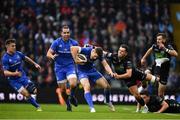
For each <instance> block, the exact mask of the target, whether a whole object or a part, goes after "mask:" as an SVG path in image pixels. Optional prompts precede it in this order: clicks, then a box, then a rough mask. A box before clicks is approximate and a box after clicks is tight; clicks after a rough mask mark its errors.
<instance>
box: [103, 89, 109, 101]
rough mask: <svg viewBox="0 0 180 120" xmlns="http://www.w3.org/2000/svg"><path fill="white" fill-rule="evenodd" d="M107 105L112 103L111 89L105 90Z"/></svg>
mask: <svg viewBox="0 0 180 120" xmlns="http://www.w3.org/2000/svg"><path fill="white" fill-rule="evenodd" d="M104 96H105V103H109V102H110V89H104Z"/></svg>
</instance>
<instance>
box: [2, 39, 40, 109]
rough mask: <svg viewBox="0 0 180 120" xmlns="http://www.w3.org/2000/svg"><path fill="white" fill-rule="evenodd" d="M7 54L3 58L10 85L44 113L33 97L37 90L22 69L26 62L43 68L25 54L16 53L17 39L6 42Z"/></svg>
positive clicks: (5, 73)
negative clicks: (23, 63)
mask: <svg viewBox="0 0 180 120" xmlns="http://www.w3.org/2000/svg"><path fill="white" fill-rule="evenodd" d="M5 46H6V52H5V53H4V55H3V57H2V65H3V72H4V75H5V77H7V80H8V81H9V84H10V85H11V86H12V87H13V88H14V89H15V90H16V91H18V92H19V93H21V94H22V95H23V96H25V97H26V99H27V101H28V102H30V103H31V104H32V105H33V106H34V107H36V109H37V111H42V109H41V107H40V105H39V104H38V103H37V102H36V100H35V99H34V98H33V97H31V94H36V93H37V89H36V87H35V85H34V83H33V82H31V81H30V80H29V78H28V77H27V76H26V73H25V72H24V70H23V68H22V62H23V61H24V60H25V61H27V62H29V63H31V64H32V65H34V66H35V67H36V68H37V69H39V70H40V69H41V67H40V66H39V65H38V64H37V63H36V62H34V61H33V60H32V59H31V58H29V57H27V56H25V55H24V54H23V53H21V52H19V51H16V41H15V39H8V40H6V42H5Z"/></svg>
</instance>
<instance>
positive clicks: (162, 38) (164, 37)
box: [156, 33, 167, 45]
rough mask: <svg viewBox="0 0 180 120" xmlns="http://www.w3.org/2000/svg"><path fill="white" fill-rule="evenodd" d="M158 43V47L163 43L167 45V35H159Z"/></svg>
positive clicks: (157, 37)
mask: <svg viewBox="0 0 180 120" xmlns="http://www.w3.org/2000/svg"><path fill="white" fill-rule="evenodd" d="M156 42H157V45H158V44H161V43H163V44H165V43H166V42H167V36H166V34H165V33H158V34H157V35H156Z"/></svg>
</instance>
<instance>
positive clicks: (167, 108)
mask: <svg viewBox="0 0 180 120" xmlns="http://www.w3.org/2000/svg"><path fill="white" fill-rule="evenodd" d="M140 94H141V97H142V98H143V99H144V102H145V104H146V105H147V107H148V110H149V112H155V113H180V103H178V102H177V101H175V100H173V99H166V100H164V99H163V98H161V97H159V96H156V95H149V94H148V92H147V91H141V93H140Z"/></svg>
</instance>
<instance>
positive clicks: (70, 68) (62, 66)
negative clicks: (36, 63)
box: [47, 25, 78, 111]
mask: <svg viewBox="0 0 180 120" xmlns="http://www.w3.org/2000/svg"><path fill="white" fill-rule="evenodd" d="M61 36H62V37H59V38H57V39H56V40H55V41H54V42H53V43H52V45H51V47H50V48H49V50H48V52H47V57H48V58H49V59H52V60H54V62H55V66H54V70H55V74H56V79H57V84H58V86H59V88H60V90H61V93H62V96H63V99H64V100H65V102H66V105H67V111H72V107H71V104H70V103H72V104H73V105H74V106H77V105H78V103H77V99H76V98H75V96H74V92H75V89H76V85H77V76H76V69H75V64H74V61H73V58H72V55H71V52H70V47H71V46H78V42H77V41H76V40H74V39H72V38H70V29H69V27H68V26H67V25H65V26H63V27H62V29H61ZM67 81H68V83H69V86H70V89H71V92H70V93H69V92H68V93H66V88H67Z"/></svg>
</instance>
